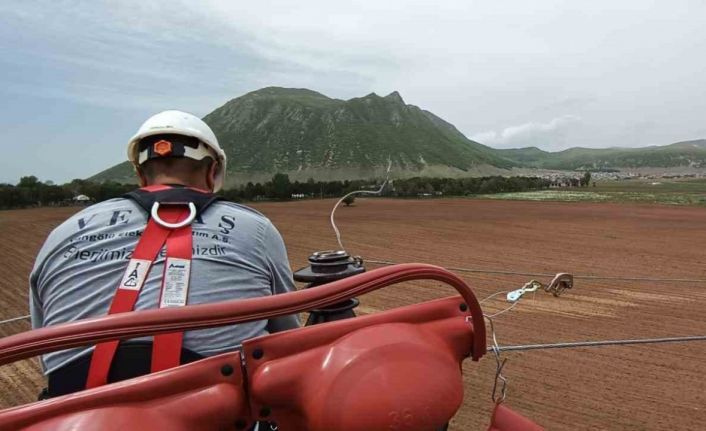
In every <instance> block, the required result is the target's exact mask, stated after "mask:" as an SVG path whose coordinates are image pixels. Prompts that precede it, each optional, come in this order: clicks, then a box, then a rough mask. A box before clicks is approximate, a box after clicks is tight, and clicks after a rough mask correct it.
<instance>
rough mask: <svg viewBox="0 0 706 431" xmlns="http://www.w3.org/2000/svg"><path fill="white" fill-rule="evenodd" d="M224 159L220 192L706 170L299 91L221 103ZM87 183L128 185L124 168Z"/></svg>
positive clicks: (679, 152) (684, 160)
mask: <svg viewBox="0 0 706 431" xmlns="http://www.w3.org/2000/svg"><path fill="white" fill-rule="evenodd" d="M204 121H206V123H208V124H209V126H211V128H212V129H213V131H214V132H215V134H216V136H217V137H218V140H219V141H220V143H221V145H222V146H223V148H224V150H225V151H226V153H227V155H228V173H227V176H226V178H227V184H231V185H232V184H236V183H245V182H248V181H253V182H257V181H266V180H268V179H270V178H271V177H272V175H273V174H275V173H277V172H282V173H286V174H289V176H290V178H291V179H292V180H299V181H306V180H307V179H308V178H314V179H317V180H335V179H360V178H372V177H380V176H383V175H384V173H385V170H386V169H387V166H388V163H391V166H392V173H393V176H394V178H402V177H410V176H437V177H460V176H478V175H489V174H496V175H497V174H502V173H507V172H508V171H506V170H505V169H509V168H513V167H523V168H543V169H557V170H576V169H608V168H610V169H621V168H640V167H677V166H691V167H704V168H706V140H698V141H687V142H679V143H676V144H672V145H666V146H652V147H645V148H606V149H592V148H571V149H568V150H564V151H559V152H554V153H551V152H547V151H543V150H540V149H539V148H536V147H530V148H519V149H507V150H496V149H493V148H490V147H487V146H485V145H482V144H480V143H478V142H474V141H471V140H470V139H468V138H466V137H465V136H464V135H463V134H462V133H461V132H459V131H458V130H457V129H456V128H455V127H454V126H453V125H452V124H450V123H448V122H446V121H444V120H443V119H441V118H439V117H437V116H436V115H434V114H432V113H431V112H429V111H425V110H423V109H420V108H418V107H416V106H414V105H407V104H405V102H404V100H403V99H402V97H401V96H400V94H399V93H398V92H396V91H395V92H392V93H390V94H389V95H387V96H385V97H381V96H378V95H377V94H375V93H371V94H368V95H367V96H364V97H358V98H353V99H350V100H339V99H332V98H330V97H327V96H324V95H323V94H321V93H317V92H315V91H311V90H307V89H294V88H279V87H268V88H263V89H261V90H257V91H253V92H251V93H248V94H245V95H243V96H241V97H238V98H235V99H232V100H230V101H229V102H227V103H226V104H225V105H223V106H221V107H220V108H218V109H216V110H215V111H213V112H211V113H210V114H208V115H206V116H205V117H204ZM91 179H92V180H97V181H105V180H114V181H119V182H132V181H134V174H133V171H132V167H131V166H130V164H129V163H127V162H125V163H121V164H118V165H116V166H113V167H112V168H109V169H107V170H105V171H103V172H101V173H99V174H97V175H95V176H94V177H92V178H91Z"/></svg>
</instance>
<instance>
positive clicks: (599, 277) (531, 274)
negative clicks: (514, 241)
mask: <svg viewBox="0 0 706 431" xmlns="http://www.w3.org/2000/svg"><path fill="white" fill-rule="evenodd" d="M365 262H367V263H372V264H375V265H397V263H396V262H392V261H389V260H376V259H366V260H365ZM445 268H446V269H448V270H449V271H456V272H468V273H475V274H497V275H521V276H526V277H554V276H555V275H556V274H548V273H542V272H522V271H503V270H496V269H483V268H461V267H454V266H446V267H445ZM574 279H575V280H606V281H642V282H649V283H706V279H703V278H656V277H622V276H607V275H574Z"/></svg>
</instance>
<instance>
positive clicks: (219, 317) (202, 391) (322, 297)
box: [0, 264, 486, 431]
mask: <svg viewBox="0 0 706 431" xmlns="http://www.w3.org/2000/svg"><path fill="white" fill-rule="evenodd" d="M421 279H432V280H437V281H440V282H443V283H446V284H449V285H451V286H452V287H454V288H455V289H456V290H457V291H458V292H459V294H460V297H458V296H453V297H449V298H444V299H440V300H434V301H429V302H425V303H422V304H416V305H411V306H406V307H401V308H397V309H393V310H388V311H385V312H381V313H377V314H373V315H367V316H362V317H356V318H353V319H348V320H341V321H336V322H330V323H325V324H321V325H316V326H311V327H304V328H299V329H295V330H291V331H286V332H281V333H276V334H272V335H267V336H263V337H258V338H255V339H251V340H247V341H246V342H244V343H243V347H242V351H241V352H232V353H227V354H223V355H219V356H215V357H211V358H206V359H203V360H200V361H198V362H194V363H191V364H187V365H182V366H179V367H176V368H172V369H169V370H165V371H161V372H158V373H154V374H149V375H146V376H143V377H138V378H135V379H130V380H126V381H122V382H118V383H113V384H110V385H107V386H102V387H99V388H95V389H90V390H85V391H82V392H78V393H75V394H70V395H65V396H62V397H58V398H54V399H50V400H47V401H41V402H36V403H32V404H29V405H25V406H20V407H15V408H11V409H6V410H4V411H1V412H0V431H5V430H13V431H15V430H25V431H30V430H31V431H40V430H41V431H44V430H52V431H68V430H89V429H90V430H93V429H101V430H118V429H121V430H122V429H134V430H143V429H144V430H148V429H149V430H152V429H165V430H167V429H168V430H197V431H211V430H213V431H215V430H232V429H233V428H234V427H235V429H247V428H248V427H250V426H251V425H252V424H253V423H254V422H255V421H257V420H267V421H270V422H276V423H277V424H278V426H279V429H281V430H285V431H286V430H308V431H332V430H336V431H363V430H383V429H384V430H410V431H411V430H430V429H438V428H440V427H441V426H443V425H444V424H445V423H446V422H448V420H449V419H450V418H451V417H452V416H453V415H454V414H455V412H456V410H457V409H458V407H459V406H460V405H461V403H462V400H463V384H462V375H461V363H462V361H463V360H464V359H465V358H466V357H469V356H470V357H472V358H473V359H474V360H478V359H479V358H480V357H481V356H483V355H484V354H485V352H486V337H485V325H484V321H483V315H482V311H481V308H480V305H479V303H478V301H477V299H476V297H475V296H474V294H473V292H472V291H471V289H470V288H469V287H468V285H467V284H466V283H465V282H463V280H461V279H460V278H458V277H456V276H455V275H454V274H452V273H450V272H448V271H447V270H445V269H443V268H440V267H436V266H432V265H424V264H403V265H395V266H391V267H387V268H380V269H377V270H374V271H370V272H367V273H363V274H360V275H356V276H353V277H350V278H346V279H342V280H339V281H335V282H332V283H329V284H326V285H322V286H319V287H317V288H316V289H305V290H300V291H296V292H291V293H287V294H283V295H276V296H270V297H263V298H254V299H246V300H233V301H226V302H221V303H217V304H201V305H192V306H186V307H181V308H167V309H161V310H148V311H139V312H133V313H124V314H115V315H111V316H106V317H101V318H96V319H89V320H84V321H79V322H75V323H71V324H66V325H58V326H54V327H48V328H42V329H39V330H35V331H30V332H26V333H22V334H18V335H15V336H11V337H6V338H4V339H2V340H0V365H2V364H7V363H9V362H13V361H17V360H20V359H24V358H28V357H31V356H35V355H39V354H43V353H46V352H50V351H55V350H61V349H66V348H71V347H76V346H80V345H87V344H96V343H99V342H103V341H107V340H118V339H120V340H125V339H130V338H134V337H138V336H146V335H154V334H162V333H170V332H175V331H186V330H193V329H201V328H206V327H213V326H222V325H228V324H233V323H241V322H248V321H254V320H263V319H268V318H271V317H276V316H282V315H288V314H293V313H299V312H304V311H307V310H311V309H314V308H320V307H325V306H327V305H331V304H335V303H338V302H341V301H343V300H346V299H348V298H352V297H354V296H357V295H361V294H364V293H367V292H371V291H373V290H376V289H379V288H382V287H385V286H388V285H391V284H395V283H399V282H403V281H410V280H421Z"/></svg>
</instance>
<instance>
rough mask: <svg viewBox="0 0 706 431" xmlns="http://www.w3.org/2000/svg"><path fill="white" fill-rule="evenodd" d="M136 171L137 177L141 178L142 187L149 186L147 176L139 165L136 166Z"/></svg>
mask: <svg viewBox="0 0 706 431" xmlns="http://www.w3.org/2000/svg"><path fill="white" fill-rule="evenodd" d="M135 173H136V174H137V178H138V179H139V180H140V187H147V186H148V184H147V177H146V176H145V173H144V172H142V169H140V167H139V166H135Z"/></svg>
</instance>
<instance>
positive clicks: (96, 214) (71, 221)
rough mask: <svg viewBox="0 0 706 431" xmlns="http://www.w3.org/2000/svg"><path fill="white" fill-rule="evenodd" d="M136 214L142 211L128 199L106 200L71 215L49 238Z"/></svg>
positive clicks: (121, 219)
mask: <svg viewBox="0 0 706 431" xmlns="http://www.w3.org/2000/svg"><path fill="white" fill-rule="evenodd" d="M138 212H142V209H141V208H140V207H139V206H138V205H137V204H136V203H135V202H133V201H132V200H130V199H125V198H114V199H108V200H106V201H103V202H99V203H97V204H93V205H91V206H88V207H86V208H84V209H82V210H81V211H79V212H77V213H76V214H74V215H72V216H71V217H69V218H68V219H66V220H65V221H64V222H63V223H61V224H60V225H59V226H57V227H56V229H54V230H53V231H52V234H51V235H50V236H56V235H59V236H61V235H62V234H70V233H72V232H75V231H79V230H84V229H87V228H93V227H97V226H100V225H105V224H110V222H111V220H112V219H116V220H117V219H120V221H123V220H124V219H125V217H126V216H127V215H131V214H137V213H138ZM145 216H146V215H145ZM102 219H105V220H102Z"/></svg>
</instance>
